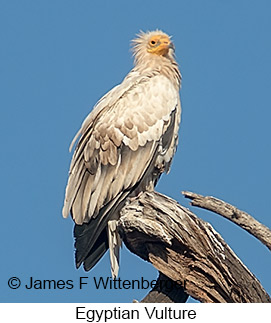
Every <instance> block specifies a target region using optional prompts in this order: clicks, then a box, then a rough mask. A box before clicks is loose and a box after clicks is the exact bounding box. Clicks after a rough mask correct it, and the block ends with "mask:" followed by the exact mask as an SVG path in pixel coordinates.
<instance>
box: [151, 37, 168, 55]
mask: <svg viewBox="0 0 271 323" xmlns="http://www.w3.org/2000/svg"><path fill="white" fill-rule="evenodd" d="M171 47H172V43H171V41H170V39H169V37H167V36H164V35H155V36H152V37H151V38H150V40H149V43H148V49H147V51H148V53H151V54H156V55H162V56H165V55H167V53H168V51H169V48H171Z"/></svg>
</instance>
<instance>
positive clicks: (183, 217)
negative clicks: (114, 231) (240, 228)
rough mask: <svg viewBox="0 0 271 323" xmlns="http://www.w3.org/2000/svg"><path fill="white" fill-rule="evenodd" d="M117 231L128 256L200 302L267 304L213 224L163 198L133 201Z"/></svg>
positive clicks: (149, 194) (151, 194)
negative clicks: (133, 256)
mask: <svg viewBox="0 0 271 323" xmlns="http://www.w3.org/2000/svg"><path fill="white" fill-rule="evenodd" d="M118 230H119V233H120V235H121V237H122V239H123V241H124V243H125V245H126V246H127V248H128V249H129V250H130V251H131V252H133V253H135V254H137V255H138V256H139V257H141V258H142V259H144V260H147V261H149V262H151V263H152V264H153V266H154V267H155V268H157V269H158V270H159V271H160V272H161V273H163V274H164V275H165V276H166V277H168V278H169V279H171V280H172V281H173V282H175V283H176V284H178V286H182V287H183V289H184V291H185V292H186V293H187V294H188V295H190V296H192V297H194V298H195V299H198V300H199V301H201V302H219V303H220V302H236V303H242V302H243V303H253V302H271V299H270V297H269V295H268V294H267V293H266V291H265V290H264V289H263V287H262V286H261V284H260V282H259V281H258V280H257V278H256V277H255V276H254V275H253V274H252V273H251V272H250V271H249V270H248V269H247V268H246V267H245V266H244V265H243V263H242V262H241V261H240V259H239V258H238V257H237V256H236V255H235V254H234V252H233V251H232V250H231V248H230V247H229V246H228V245H227V244H226V243H225V241H224V240H223V239H222V237H221V236H220V235H219V234H218V233H217V232H216V231H215V230H214V229H213V228H212V226H211V225H210V224H209V223H206V222H204V221H203V220H201V219H199V218H198V217H197V216H196V215H195V214H193V213H192V212H191V211H189V210H188V209H186V208H184V207H182V206H181V205H179V204H178V203H177V202H176V201H174V200H172V199H170V198H168V197H166V196H164V195H161V194H159V193H157V192H145V193H143V194H140V195H139V196H138V197H136V198H134V199H133V200H132V201H131V202H130V203H129V204H127V205H126V206H125V207H124V208H123V209H122V211H121V217H120V220H119V222H118ZM175 287H176V286H175ZM173 292H174V291H173ZM154 301H155V300H154ZM172 301H174V299H173V300H172Z"/></svg>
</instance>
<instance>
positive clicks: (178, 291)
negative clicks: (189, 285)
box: [141, 273, 189, 303]
mask: <svg viewBox="0 0 271 323" xmlns="http://www.w3.org/2000/svg"><path fill="white" fill-rule="evenodd" d="M188 296H189V295H187V294H186V292H185V291H184V288H183V287H182V286H181V285H179V284H176V283H175V282H174V281H173V280H172V279H170V278H168V277H167V276H165V275H164V274H162V273H160V274H159V277H158V278H157V281H156V284H155V286H154V288H153V289H152V290H151V291H150V292H149V293H148V295H146V296H145V297H144V298H143V299H142V300H141V303H185V302H186V301H187V298H188Z"/></svg>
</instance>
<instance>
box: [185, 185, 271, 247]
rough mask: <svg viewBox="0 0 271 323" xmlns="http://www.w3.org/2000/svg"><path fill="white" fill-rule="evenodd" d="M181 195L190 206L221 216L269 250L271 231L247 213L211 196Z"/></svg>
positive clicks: (190, 193)
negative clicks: (186, 199) (189, 201)
mask: <svg viewBox="0 0 271 323" xmlns="http://www.w3.org/2000/svg"><path fill="white" fill-rule="evenodd" d="M182 194H183V195H184V196H185V197H186V198H189V199H191V200H192V201H191V205H193V206H197V207H200V208H203V209H206V210H209V211H212V212H215V213H217V214H220V215H222V216H223V217H224V218H226V219H228V220H230V221H232V222H234V223H235V224H237V225H239V226H240V227H241V228H243V229H244V230H246V231H247V232H249V233H250V234H252V235H253V236H254V237H255V238H257V239H258V240H260V241H261V242H262V243H263V244H264V245H266V246H267V248H268V249H270V250H271V230H270V229H269V228H268V227H266V226H265V225H263V224H262V223H260V222H258V221H257V220H255V219H254V218H253V217H252V216H251V215H249V214H248V213H246V212H244V211H241V210H239V209H237V208H236V207H235V206H233V205H231V204H229V203H226V202H224V201H222V200H219V199H217V198H215V197H212V196H203V195H200V194H196V193H192V192H187V191H183V192H182Z"/></svg>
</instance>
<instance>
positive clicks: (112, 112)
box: [63, 31, 181, 277]
mask: <svg viewBox="0 0 271 323" xmlns="http://www.w3.org/2000/svg"><path fill="white" fill-rule="evenodd" d="M134 55H135V67H134V69H133V70H131V72H130V73H129V74H128V75H127V76H126V78H125V79H124V80H123V82H122V83H121V84H120V85H118V86H116V87H115V88H113V89H112V90H111V91H109V92H108V93H107V94H106V95H105V96H104V97H102V98H101V99H100V101H99V102H98V103H97V104H96V106H95V107H94V109H93V110H92V112H91V113H90V114H89V115H88V116H87V118H86V119H85V121H84V122H83V124H82V126H81V129H80V130H79V132H78V134H77V135H76V136H75V139H74V140H73V142H72V145H73V144H74V143H75V141H76V140H77V138H78V137H79V136H80V138H79V141H78V143H77V145H76V149H75V152H74V154H73V158H72V161H71V166H70V172H69V179H68V184H67V187H66V196H65V202H64V206H63V216H64V217H67V216H68V215H69V213H71V215H72V218H73V220H74V222H75V224H76V225H75V230H74V235H75V239H76V243H75V247H76V265H77V267H79V266H80V265H81V264H82V263H84V268H85V269H86V270H90V269H91V268H92V267H93V266H94V265H95V264H96V262H97V261H98V260H99V259H100V258H101V256H102V255H103V254H104V253H105V251H106V250H107V249H108V247H109V249H110V258H111V270H112V275H113V277H115V276H116V275H117V273H118V257H119V246H120V244H121V241H120V237H119V235H118V233H117V231H116V220H117V219H118V218H119V210H120V209H121V207H122V206H123V205H124V203H125V199H127V197H130V196H135V195H136V194H138V193H139V192H141V191H145V190H153V189H154V186H155V184H156V182H157V180H158V179H159V177H160V175H161V174H162V173H163V172H168V170H169V167H170V164H171V161H172V158H173V155H174V153H175V150H176V145H177V139H178V129H179V123H180V114H181V106H180V98H179V88H180V80H181V75H180V72H179V70H178V66H177V63H176V61H175V59H174V49H173V45H172V42H171V40H170V37H169V36H167V35H166V34H165V33H163V32H162V31H154V32H148V33H141V34H140V35H139V37H138V38H137V39H135V40H134Z"/></svg>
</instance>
